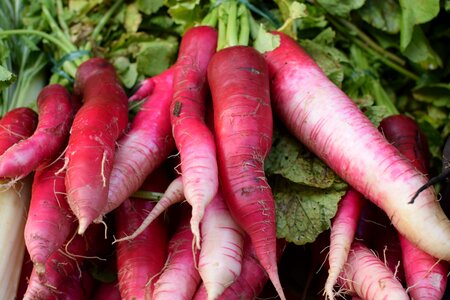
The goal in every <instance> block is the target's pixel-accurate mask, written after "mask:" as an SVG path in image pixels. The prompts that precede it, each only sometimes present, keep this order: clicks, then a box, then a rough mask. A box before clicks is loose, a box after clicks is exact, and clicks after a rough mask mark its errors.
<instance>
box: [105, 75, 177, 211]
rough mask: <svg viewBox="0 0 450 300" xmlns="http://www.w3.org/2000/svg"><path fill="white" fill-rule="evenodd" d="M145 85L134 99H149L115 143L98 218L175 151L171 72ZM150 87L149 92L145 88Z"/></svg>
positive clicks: (150, 80) (119, 201) (124, 197)
mask: <svg viewBox="0 0 450 300" xmlns="http://www.w3.org/2000/svg"><path fill="white" fill-rule="evenodd" d="M145 82H146V84H143V85H142V87H141V89H139V90H138V92H136V94H134V96H136V97H137V95H139V97H143V96H144V95H147V97H148V98H147V99H146V100H145V102H144V104H143V105H142V107H141V108H140V110H139V111H138V113H137V114H136V116H135V117H134V119H133V121H132V122H131V126H130V130H129V131H128V132H127V133H126V134H125V135H124V136H123V137H122V138H120V139H119V140H118V142H117V144H118V146H117V151H116V153H115V157H114V163H113V166H112V170H111V175H110V183H109V192H108V201H107V204H106V207H104V208H103V210H102V213H101V215H100V216H103V215H105V214H107V213H108V212H110V211H112V210H113V209H115V208H116V207H118V206H119V205H120V204H121V203H122V202H123V201H124V200H125V199H126V198H128V197H130V196H131V194H132V193H134V192H136V191H137V189H138V188H139V187H140V186H141V185H142V183H143V182H144V180H145V178H146V177H147V176H148V175H149V174H150V173H152V172H153V171H154V170H155V169H156V168H157V167H158V166H159V165H161V164H162V162H163V161H164V160H165V159H166V158H167V157H168V156H169V154H170V153H171V152H172V151H173V150H174V149H175V143H174V141H173V138H172V132H171V127H170V116H169V105H170V101H171V100H172V94H173V92H172V82H173V69H168V70H166V71H165V72H163V73H161V74H160V75H158V76H155V77H153V78H150V79H147V80H146V81H145ZM149 85H150V86H151V88H146V87H148V86H149ZM144 91H145V92H144ZM150 92H151V94H148V93H150ZM134 96H133V97H134ZM133 97H131V98H133ZM149 120H152V121H151V122H149Z"/></svg>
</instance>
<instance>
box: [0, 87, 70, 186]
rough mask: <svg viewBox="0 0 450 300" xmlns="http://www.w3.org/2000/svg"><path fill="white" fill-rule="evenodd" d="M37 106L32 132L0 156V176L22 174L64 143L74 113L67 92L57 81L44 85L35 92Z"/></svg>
mask: <svg viewBox="0 0 450 300" xmlns="http://www.w3.org/2000/svg"><path fill="white" fill-rule="evenodd" d="M37 106H38V111H39V121H38V124H37V128H36V131H35V132H34V133H33V135H32V136H30V137H28V138H27V139H24V140H22V141H20V142H18V143H16V144H15V145H13V146H11V147H10V148H9V149H8V150H6V151H5V152H4V153H3V154H2V155H1V156H0V177H9V178H22V177H25V176H27V175H28V174H30V173H31V172H32V171H34V170H35V169H36V168H37V166H38V165H39V164H41V163H42V162H43V161H44V160H47V159H49V158H52V157H55V154H57V153H58V152H59V151H60V150H61V149H62V148H63V147H64V146H65V143H66V142H67V138H68V135H69V129H70V126H71V124H72V120H73V115H74V113H75V111H74V110H75V106H74V102H73V101H72V99H71V96H70V94H69V92H68V91H67V90H66V89H65V88H64V87H63V86H61V85H58V84H53V85H49V86H46V87H44V88H43V89H42V90H41V92H40V93H39V96H38V99H37Z"/></svg>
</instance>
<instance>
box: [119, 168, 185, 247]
mask: <svg viewBox="0 0 450 300" xmlns="http://www.w3.org/2000/svg"><path fill="white" fill-rule="evenodd" d="M183 200H184V194H183V181H182V179H181V176H179V177H177V178H176V179H174V180H173V181H172V182H171V183H170V184H169V186H168V187H167V189H166V191H165V192H164V194H163V196H162V197H161V199H159V201H158V203H156V205H155V206H154V207H153V208H152V210H150V211H149V212H148V214H147V216H146V217H145V219H143V220H142V223H141V224H140V225H139V227H137V228H136V229H135V230H134V231H133V232H132V233H130V235H127V236H125V237H122V238H119V239H116V240H115V241H114V243H117V242H124V241H128V240H132V239H134V238H136V237H137V236H138V235H140V234H141V233H142V232H144V231H145V230H146V229H147V227H148V226H149V225H150V224H151V223H152V222H153V221H154V220H156V219H157V218H158V217H159V216H160V215H161V214H162V213H163V212H164V211H166V210H167V209H168V208H169V206H171V205H173V204H175V203H178V202H181V201H183Z"/></svg>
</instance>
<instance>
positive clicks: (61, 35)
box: [42, 5, 77, 52]
mask: <svg viewBox="0 0 450 300" xmlns="http://www.w3.org/2000/svg"><path fill="white" fill-rule="evenodd" d="M42 12H43V13H44V16H45V18H46V20H47V22H48V24H49V25H50V28H51V29H52V32H53V33H54V34H56V36H57V37H58V38H59V39H60V41H61V42H62V43H64V44H65V45H66V47H67V49H70V51H69V52H72V51H76V50H77V48H76V47H75V46H74V45H73V44H72V42H71V41H70V40H69V39H68V36H67V35H65V34H64V32H63V31H62V30H61V28H60V27H59V26H58V23H57V22H56V20H55V19H54V18H53V17H52V15H51V14H50V12H49V11H48V9H47V7H46V6H45V5H43V6H42Z"/></svg>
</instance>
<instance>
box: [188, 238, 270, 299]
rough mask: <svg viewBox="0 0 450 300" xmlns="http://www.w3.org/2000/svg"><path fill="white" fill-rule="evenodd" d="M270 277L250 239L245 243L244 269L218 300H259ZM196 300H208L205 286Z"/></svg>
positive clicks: (198, 293) (200, 288)
mask: <svg viewBox="0 0 450 300" xmlns="http://www.w3.org/2000/svg"><path fill="white" fill-rule="evenodd" d="M268 279H269V277H268V276H267V273H266V271H265V270H264V268H263V267H262V266H261V264H260V263H259V261H258V259H257V258H256V254H255V249H254V248H253V246H252V245H251V242H250V239H248V238H246V239H245V242H244V251H243V260H242V269H241V273H240V275H239V276H238V278H237V279H236V280H235V281H234V282H233V283H232V284H231V285H230V286H229V287H228V288H227V289H226V290H225V291H224V292H223V293H222V295H220V296H219V297H218V298H217V299H221V300H227V299H257V297H258V295H259V294H260V293H261V292H262V290H263V288H264V286H265V285H266V283H267V280H268ZM193 299H194V300H207V299H209V298H208V294H207V292H206V287H205V284H203V283H202V284H201V285H200V287H199V288H198V290H197V292H196V294H195V297H194V298H193Z"/></svg>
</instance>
